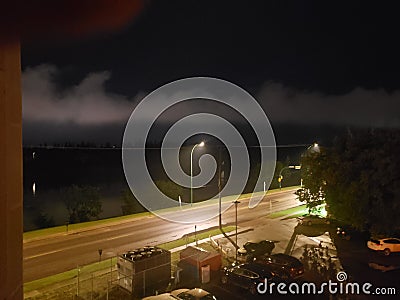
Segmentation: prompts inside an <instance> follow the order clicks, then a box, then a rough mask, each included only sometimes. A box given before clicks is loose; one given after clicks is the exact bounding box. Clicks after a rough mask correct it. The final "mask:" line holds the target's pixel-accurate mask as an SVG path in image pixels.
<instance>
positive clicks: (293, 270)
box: [254, 253, 304, 279]
mask: <svg viewBox="0 0 400 300" xmlns="http://www.w3.org/2000/svg"><path fill="white" fill-rule="evenodd" d="M254 262H256V263H259V264H262V265H270V266H272V267H274V268H275V269H277V268H280V269H281V271H282V272H281V273H280V275H281V277H284V278H286V279H295V278H298V277H301V276H303V274H304V266H303V264H302V263H301V261H300V260H298V259H297V258H295V257H293V256H290V255H286V254H283V253H277V254H272V255H268V256H267V255H264V256H262V257H258V258H257V259H256V260H254Z"/></svg>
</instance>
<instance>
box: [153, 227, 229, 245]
mask: <svg viewBox="0 0 400 300" xmlns="http://www.w3.org/2000/svg"><path fill="white" fill-rule="evenodd" d="M235 228H236V227H235V226H225V227H222V229H223V230H224V231H225V232H229V231H233V230H235ZM218 234H221V231H220V230H219V228H216V229H212V230H208V231H205V232H199V233H197V234H196V235H194V234H190V235H188V236H186V237H183V238H180V239H178V240H174V241H170V242H166V243H163V244H160V245H158V247H160V248H163V249H165V250H171V249H174V248H177V247H181V246H184V245H186V244H190V243H194V242H196V240H202V239H206V238H208V237H209V236H215V235H218Z"/></svg>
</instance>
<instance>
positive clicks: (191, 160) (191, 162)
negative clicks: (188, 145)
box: [190, 142, 204, 206]
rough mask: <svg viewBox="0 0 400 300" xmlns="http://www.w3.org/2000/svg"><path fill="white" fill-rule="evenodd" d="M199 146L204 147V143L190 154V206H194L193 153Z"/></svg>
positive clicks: (194, 147)
mask: <svg viewBox="0 0 400 300" xmlns="http://www.w3.org/2000/svg"><path fill="white" fill-rule="evenodd" d="M197 146H198V147H203V146H204V142H201V143H199V144H196V145H194V146H193V148H192V151H191V152H190V206H192V205H193V151H194V149H196V147H197Z"/></svg>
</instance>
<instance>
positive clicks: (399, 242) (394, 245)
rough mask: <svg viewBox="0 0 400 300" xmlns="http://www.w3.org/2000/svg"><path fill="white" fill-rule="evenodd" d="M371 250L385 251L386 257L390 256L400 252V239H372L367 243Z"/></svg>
mask: <svg viewBox="0 0 400 300" xmlns="http://www.w3.org/2000/svg"><path fill="white" fill-rule="evenodd" d="M367 246H368V248H369V249H372V250H375V251H383V253H384V254H385V255H390V253H392V252H400V239H398V238H383V239H370V240H369V241H368V242H367Z"/></svg>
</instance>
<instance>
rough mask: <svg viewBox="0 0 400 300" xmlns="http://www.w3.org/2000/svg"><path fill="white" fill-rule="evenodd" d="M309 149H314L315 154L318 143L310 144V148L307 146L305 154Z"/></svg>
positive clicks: (317, 150) (317, 149)
mask: <svg viewBox="0 0 400 300" xmlns="http://www.w3.org/2000/svg"><path fill="white" fill-rule="evenodd" d="M311 149H314V151H315V152H319V145H318V143H316V142H315V143H312V144H311V145H310V146H308V148H307V150H306V152H307V151H308V150H311Z"/></svg>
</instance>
